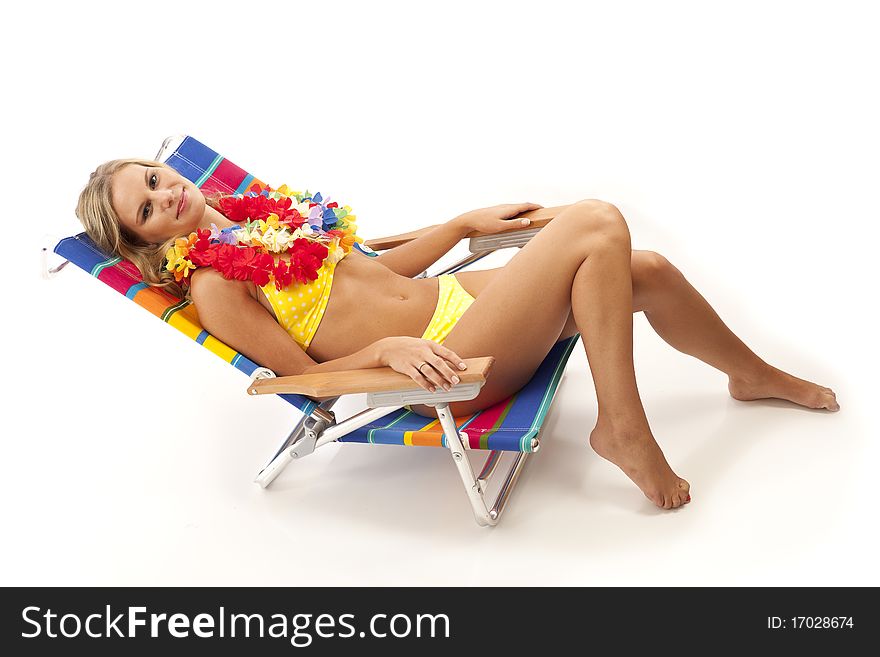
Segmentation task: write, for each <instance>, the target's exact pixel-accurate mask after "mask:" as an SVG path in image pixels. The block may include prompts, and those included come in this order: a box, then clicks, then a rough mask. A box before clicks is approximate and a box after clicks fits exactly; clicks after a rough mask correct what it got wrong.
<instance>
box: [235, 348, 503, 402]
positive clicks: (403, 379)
mask: <svg viewBox="0 0 880 657" xmlns="http://www.w3.org/2000/svg"><path fill="white" fill-rule="evenodd" d="M464 362H465V364H466V365H467V369H466V370H456V371H455V373H456V375H457V376H458V378H459V379H461V383H480V384H483V383H485V382H486V377H487V375H488V374H489V370H490V369H492V365H493V364H494V363H495V357H494V356H483V357H481V358H466V359H465V361H464ZM454 388H455V386H453V389H454ZM416 389H421V386H420V385H419V384H418V383H416V382H415V381H413V380H412V379H411V378H410V377H408V376H407V375H406V374H401V373H400V372H397V371H396V370H393V369H391V368H390V367H371V368H367V369H363V370H340V371H338V372H322V373H320V374H299V375H297V376H279V377H272V378H268V379H257V380H256V381H252V382H251V384H250V385H249V386H248V394H251V395H268V394H291V393H297V394H300V395H306V396H307V397H312V398H313V399H317V400H320V399H327V398H329V397H339V396H340V395H351V394H358V393H363V392H385V391H388V390H416ZM441 391H442V389H441Z"/></svg>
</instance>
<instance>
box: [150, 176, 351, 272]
mask: <svg viewBox="0 0 880 657" xmlns="http://www.w3.org/2000/svg"><path fill="white" fill-rule="evenodd" d="M294 201H295V203H294ZM219 206H220V207H219V210H220V211H221V212H222V213H223V214H224V215H225V216H226V218H227V219H229V220H230V221H235V222H237V223H242V222H244V225H243V226H231V227H229V228H224V229H222V230H220V229H219V228H217V226H216V224H211V229H210V230H208V229H205V228H199V229H198V230H197V231H196V232H194V233H190V234H189V235H188V236H187V237H180V238H178V239H177V240H175V242H174V245H173V246H171V248H169V249H168V251H167V252H166V253H165V259H166V261H167V262H166V264H165V268H166V269H167V270H168V271H170V272H172V273H173V274H174V280H175V281H177V282H178V283H179V284H182V285H189V281H190V277H189V273H190V272H191V271H193V270H194V269H196V268H198V267H205V266H211V267H213V268H214V269H216V270H217V271H219V272H220V273H221V274H222V275H223V276H224V278H227V279H234V280H239V281H247V280H251V281H253V282H254V284H256V285H259V286H260V287H262V286H264V285H266V284H268V283H270V282H272V281H274V283H275V287H276V288H277V289H278V290H283V289H284V288H285V287H287V286H288V285H290V283H291V282H292V281H293V279H296V280H297V281H298V282H300V283H308V282H309V281H314V280H315V279H317V278H318V270H320V268H321V267H322V266H323V265H324V263H325V262H328V263H330V264H335V263H336V262H339V261H340V260H342V258H344V257H345V255H347V254H348V253H349V252H350V251H351V249H352V247H353V246H354V244H355V242H358V243H363V241H364V240H363V238H361V237H358V236H357V235H356V234H355V233H356V231H357V224H355V223H354V219H355V216H354V215H352V214H349V213H350V212H351V208H350V207H348V206H347V205H346V206H343V207H341V208H340V207H339V205H338V204H337V203H335V202H330V198H329V197H328V198H326V199H324V198H322V197H321V194H320V193H316V194H314V195H312V194H309V192H308V191H306V192H304V193H303V192H293V191H290V190H289V189H288V188H287V186H286V185H282V186H281V187H279V188H278V189H276V190H273V189H272V188H271V187H260V185H257V184H254V185H253V186H252V187H251V188H250V189H249V190H248V192H247V193H246V194H232V195H229V196H223V197H221V198H220V200H219ZM281 253H287V254H289V255H290V260H289V261H287V260H285V259H284V258H276V257H275V256H274V255H273V254H281Z"/></svg>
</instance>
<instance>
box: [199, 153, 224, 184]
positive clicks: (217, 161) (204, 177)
mask: <svg viewBox="0 0 880 657" xmlns="http://www.w3.org/2000/svg"><path fill="white" fill-rule="evenodd" d="M222 161H223V156H222V155H218V156H217V157H215V158H214V161H213V162H211V164H210V165H209V166H208V168H207V169H205V173H203V174H202V175H201V176H200V177H199V179H198V180H196V187H201V186H202V185H204V184H205V181H206V180H207V179H208V178H210V177H211V174H212V173H214V171H215V170H216V169H217V167H218V166H220V163H221V162H222Z"/></svg>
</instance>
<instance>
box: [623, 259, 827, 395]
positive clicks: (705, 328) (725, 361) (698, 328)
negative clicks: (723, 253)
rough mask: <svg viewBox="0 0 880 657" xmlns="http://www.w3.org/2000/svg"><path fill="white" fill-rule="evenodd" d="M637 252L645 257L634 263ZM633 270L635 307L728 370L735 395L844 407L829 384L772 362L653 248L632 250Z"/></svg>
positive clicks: (682, 344)
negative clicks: (748, 343)
mask: <svg viewBox="0 0 880 657" xmlns="http://www.w3.org/2000/svg"><path fill="white" fill-rule="evenodd" d="M636 254H641V255H640V256H638V257H639V259H640V261H641V263H640V264H639V265H636V264H635V261H636V257H637V255H636ZM633 263H634V264H633V272H634V273H633V276H634V280H635V276H636V274H635V272H636V271H637V270H638V271H639V275H638V277H639V283H638V284H637V285H636V284H634V290H638V293H637V297H638V298H637V299H636V302H635V304H634V309H638V310H643V311H644V313H645V317H647V319H648V322H650V324H651V326H652V327H653V328H654V330H655V331H657V334H658V335H659V336H660V337H661V338H663V340H665V341H666V342H667V343H668V344H670V345H671V346H672V347H674V348H675V349H677V350H678V351H681V352H682V353H685V354H689V355H691V356H693V357H694V358H699V359H700V360H702V361H703V362H705V363H708V364H709V365H711V366H712V367H715V368H716V369H718V370H721V371H722V372H724V373H725V374H727V376H728V390H729V392H730V394H731V396H733V397H734V398H735V399H739V400H743V401H746V400H753V399H766V398H769V397H775V398H780V399H787V400H789V401H792V402H795V403H797V404H801V405H802V406H807V407H810V408H827V409H828V410H832V411H837V410H839V409H840V406H839V404H838V403H837V399H836V396H835V394H834V392H833V391H832V390H831V389H830V388H826V387H824V386H820V385H817V384H815V383H812V382H810V381H806V380H804V379H799V378H797V377H795V376H792V375H791V374H788V373H786V372H783V371H782V370H780V369H778V368H776V367H773V366H772V365H769V364H767V363H766V362H765V361H764V360H762V359H761V358H759V357H758V356H757V355H756V354H755V353H754V352H753V351H752V350H751V349H749V348H748V347H747V346H746V344H745V343H744V342H743V341H742V340H740V339H739V338H738V337H737V336H736V335H735V334H734V333H733V331H731V330H730V329H729V328H728V327H727V325H726V324H725V323H724V322H723V321H721V318H720V317H719V316H718V314H717V313H716V312H715V310H714V309H713V308H712V306H710V305H709V302H708V301H706V299H705V298H703V296H702V295H701V294H700V293H699V292H698V291H697V290H696V289H695V288H694V286H693V285H691V284H690V282H689V281H688V280H687V279H686V278H685V277H684V276H683V275H682V273H681V272H680V271H679V270H678V269H677V268H676V267H674V266H673V265H672V264H671V263H670V262H669V261H668V260H667V259H666V258H664V257H663V256H661V255H660V254H658V253H655V252H652V251H640V252H633Z"/></svg>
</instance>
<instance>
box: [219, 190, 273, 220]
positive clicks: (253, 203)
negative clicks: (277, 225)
mask: <svg viewBox="0 0 880 657" xmlns="http://www.w3.org/2000/svg"><path fill="white" fill-rule="evenodd" d="M273 208H274V201H272V200H270V199H268V198H266V197H265V196H241V197H239V196H224V197H223V198H221V199H220V211H221V212H222V213H223V214H224V215H225V216H226V218H227V219H229V220H230V221H235V222H239V223H240V222H242V221H245V220H246V219H250V220H251V221H257V220H258V219H265V218H266V217H268V216H269V215H270V214H271V213H272V212H273V211H274V209H273Z"/></svg>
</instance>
